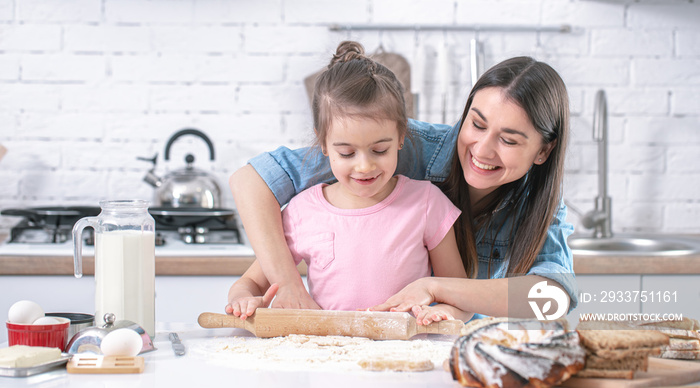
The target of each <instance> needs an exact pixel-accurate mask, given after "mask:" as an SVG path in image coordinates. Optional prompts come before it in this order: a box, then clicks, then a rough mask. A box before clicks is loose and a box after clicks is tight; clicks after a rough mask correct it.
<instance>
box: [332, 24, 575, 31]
mask: <svg viewBox="0 0 700 388" xmlns="http://www.w3.org/2000/svg"><path fill="white" fill-rule="evenodd" d="M328 29H329V30H331V31H361V30H386V31H476V32H494V31H496V32H559V33H571V32H574V30H575V28H574V27H572V26H571V25H570V24H561V25H552V26H529V25H478V24H475V25H457V24H415V25H406V24H331V25H329V26H328Z"/></svg>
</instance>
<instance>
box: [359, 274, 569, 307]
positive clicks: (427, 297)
mask: <svg viewBox="0 0 700 388" xmlns="http://www.w3.org/2000/svg"><path fill="white" fill-rule="evenodd" d="M542 281H547V282H548V284H549V285H552V286H555V287H557V288H559V289H560V290H562V291H564V295H566V301H567V302H569V301H570V298H569V295H568V294H567V293H566V291H565V290H564V288H563V287H561V286H560V285H559V284H558V283H556V282H554V281H552V280H551V279H547V278H544V277H542V276H538V275H525V276H518V277H511V278H504V279H459V278H437V277H431V278H421V279H418V280H416V281H414V282H413V283H411V284H409V285H408V286H406V287H404V289H403V290H401V291H399V292H398V293H397V294H396V295H394V296H392V297H391V298H389V299H388V300H387V301H386V302H385V303H382V304H380V305H377V306H374V307H372V308H370V310H375V311H411V309H412V308H413V307H414V306H424V305H429V304H431V303H433V302H438V303H445V304H449V305H452V306H454V307H457V308H458V309H460V310H462V311H470V312H474V313H478V314H483V315H488V316H493V317H512V318H535V317H536V316H535V313H534V311H533V310H532V308H531V307H530V304H529V302H528V293H529V290H530V289H531V288H532V287H533V286H534V285H535V284H537V283H539V282H542ZM509 290H510V292H509Z"/></svg>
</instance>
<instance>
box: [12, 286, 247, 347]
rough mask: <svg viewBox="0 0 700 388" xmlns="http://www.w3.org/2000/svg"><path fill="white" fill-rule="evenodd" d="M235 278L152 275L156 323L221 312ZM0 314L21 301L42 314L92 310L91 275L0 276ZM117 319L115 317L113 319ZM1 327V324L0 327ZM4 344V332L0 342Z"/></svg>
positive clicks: (186, 319)
mask: <svg viewBox="0 0 700 388" xmlns="http://www.w3.org/2000/svg"><path fill="white" fill-rule="evenodd" d="M238 278H239V276H156V321H157V322H185V323H195V324H196V323H197V317H198V316H199V314H200V313H203V312H217V313H220V312H224V306H226V298H227V295H228V289H229V287H230V286H231V284H233V282H234V281H236V280H237V279H238ZM0 279H1V280H0V313H1V314H2V319H3V320H6V319H7V311H8V310H9V309H10V306H12V304H13V303H15V302H16V301H18V300H22V299H29V300H33V301H34V302H37V303H39V305H40V306H41V307H42V308H43V309H44V312H80V313H89V314H93V313H94V311H95V280H94V278H93V277H92V276H84V277H82V278H80V279H76V278H75V277H73V276H2V277H0ZM117 319H119V317H117ZM3 326H4V325H3ZM5 341H7V329H6V328H4V327H3V329H2V331H1V333H0V343H2V342H5Z"/></svg>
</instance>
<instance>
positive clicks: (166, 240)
mask: <svg viewBox="0 0 700 388" xmlns="http://www.w3.org/2000/svg"><path fill="white" fill-rule="evenodd" d="M47 209H48V210H47ZM55 209H57V210H55ZM66 209H70V210H66ZM77 209H79V210H80V214H77V213H76V212H75V210H74V208H36V209H19V210H16V209H9V210H3V211H2V214H3V215H12V216H15V215H18V216H26V217H25V218H23V219H22V220H20V222H18V223H17V224H16V225H15V226H14V227H13V228H12V229H11V230H10V235H9V238H8V239H7V240H6V241H5V242H0V243H1V244H0V254H3V253H4V254H7V253H8V252H15V253H18V254H60V255H63V254H66V253H67V254H68V255H71V256H72V254H73V253H72V252H73V240H72V239H73V237H72V234H73V224H74V223H75V222H76V221H77V220H78V219H80V218H81V217H86V216H94V215H97V214H99V210H100V209H99V208H87V207H85V208H77ZM176 210H177V211H174V212H173V211H171V212H168V213H166V215H165V216H164V215H163V214H162V213H163V211H160V212H159V211H158V210H155V212H156V214H153V215H154V219H155V220H156V225H155V226H156V254H157V255H158V256H162V255H166V256H167V255H168V252H170V253H172V252H175V251H180V252H181V253H182V252H194V251H196V252H197V255H198V256H202V255H203V256H207V255H221V253H222V251H227V252H234V254H233V255H236V254H237V253H241V252H243V253H245V254H246V255H248V254H250V255H252V250H251V249H250V248H249V247H247V246H245V245H244V244H245V243H244V241H243V238H242V236H241V233H240V231H239V227H238V223H237V219H236V217H235V215H234V212H233V211H232V210H228V209H224V210H226V211H220V210H221V209H219V211H216V212H212V211H211V210H208V211H204V212H202V213H203V214H204V216H202V215H201V214H197V213H196V211H195V212H194V213H193V211H192V210H191V209H190V210H188V211H187V212H184V211H182V210H181V209H176ZM205 210H206V209H205ZM149 211H150V209H149ZM56 214H61V215H62V216H56ZM67 215H68V216H67ZM83 241H84V245H83V249H84V250H85V252H84V254H86V255H89V254H91V252H92V249H93V247H92V245H93V244H94V230H93V229H92V228H85V229H84V231H83ZM234 248H235V249H234ZM239 248H240V249H239ZM241 249H242V250H241ZM239 251H240V252H239ZM174 255H175V256H177V255H178V254H174ZM228 255H231V254H228Z"/></svg>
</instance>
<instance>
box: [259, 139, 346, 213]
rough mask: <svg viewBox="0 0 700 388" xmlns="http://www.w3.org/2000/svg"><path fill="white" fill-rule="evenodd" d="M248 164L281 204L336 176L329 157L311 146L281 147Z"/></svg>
mask: <svg viewBox="0 0 700 388" xmlns="http://www.w3.org/2000/svg"><path fill="white" fill-rule="evenodd" d="M248 163H249V164H250V165H251V166H253V168H255V171H256V172H257V173H258V174H259V175H260V177H262V179H263V180H264V181H265V183H267V186H268V187H269V188H270V190H272V193H273V194H274V195H275V198H277V202H279V204H280V206H281V205H284V204H286V203H288V202H289V201H290V200H291V199H292V198H293V197H294V196H295V195H297V194H298V193H300V192H302V191H304V190H305V189H307V188H309V187H311V186H314V185H316V184H318V183H329V182H331V181H333V180H334V179H335V178H334V177H333V173H332V172H331V167H330V164H329V163H328V158H327V157H325V156H324V155H323V154H322V153H321V152H320V151H318V150H316V149H313V148H308V147H307V148H299V149H296V150H291V149H289V148H287V147H279V148H277V149H276V150H274V151H272V152H265V153H263V154H260V155H258V156H256V157H254V158H253V159H251V160H249V161H248Z"/></svg>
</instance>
